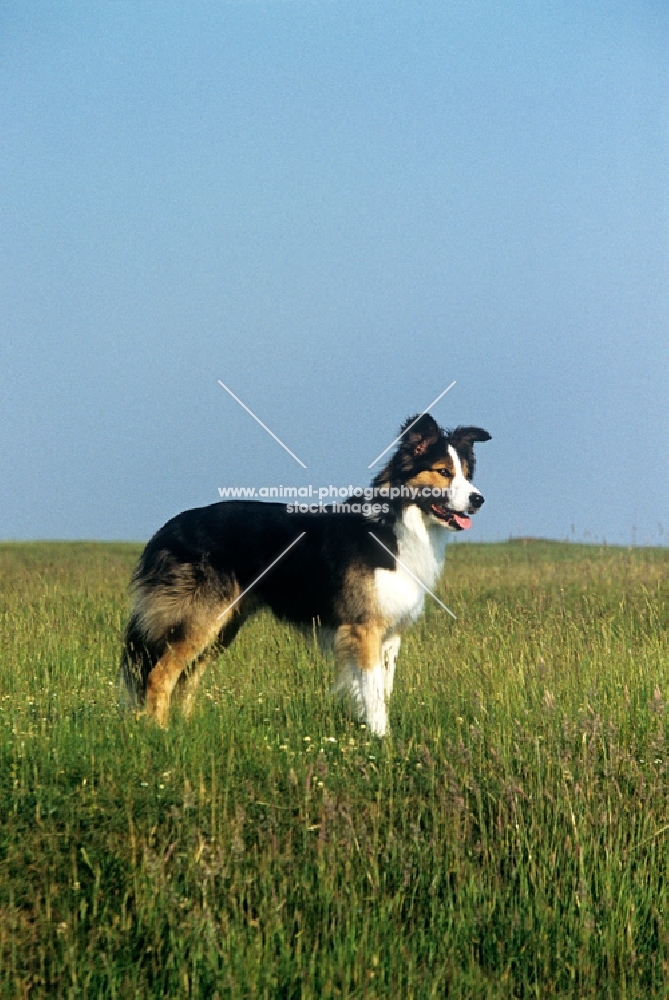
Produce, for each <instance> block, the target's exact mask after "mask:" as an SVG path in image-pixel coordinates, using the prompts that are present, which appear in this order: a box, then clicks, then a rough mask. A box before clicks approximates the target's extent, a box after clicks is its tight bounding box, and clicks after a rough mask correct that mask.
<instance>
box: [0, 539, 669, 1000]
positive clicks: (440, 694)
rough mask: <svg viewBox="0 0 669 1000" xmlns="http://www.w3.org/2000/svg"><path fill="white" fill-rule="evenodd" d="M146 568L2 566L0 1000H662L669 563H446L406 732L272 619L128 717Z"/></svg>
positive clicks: (423, 629) (532, 546) (63, 555)
mask: <svg viewBox="0 0 669 1000" xmlns="http://www.w3.org/2000/svg"><path fill="white" fill-rule="evenodd" d="M138 552H139V549H138V548H137V547H132V546H124V545H96V544H83V543H82V544H64V543H63V544H25V545H24V544H12V545H3V546H0V616H1V619H0V620H1V623H2V624H1V631H0V754H1V760H0V996H1V997H17V998H18V997H28V996H29V997H47V996H48V997H61V996H62V997H96V998H97V997H120V998H123V1000H126V998H132V997H167V996H169V997H202V998H204V997H207V998H215V997H218V998H221V1000H223V998H242V997H244V998H246V997H258V998H264V997H266V998H285V1000H288V998H298V997H299V998H304V1000H306V998H330V997H359V998H375V997H377V998H385V997H392V998H394V1000H410V998H428V997H445V996H448V997H474V998H498V997H499V998H501V997H523V998H528V997H542V998H543V997H552V996H559V997H589V996H593V997H600V996H601V997H630V998H632V997H639V998H641V997H644V998H645V997H666V996H668V995H669V913H668V903H669V888H668V885H667V878H668V875H669V871H668V869H669V865H668V861H669V784H668V782H667V777H668V775H667V747H666V745H665V721H666V718H667V708H666V705H665V702H666V700H667V695H668V694H669V650H668V639H667V616H666V601H667V591H668V589H669V587H668V583H667V580H668V579H669V572H668V571H669V552H667V551H662V550H650V549H646V550H622V549H610V548H603V547H595V546H592V547H586V546H577V545H563V544H558V543H547V542H515V543H508V544H503V545H484V546H476V545H471V544H467V545H460V544H458V545H453V546H451V548H450V549H449V553H448V565H447V570H448V572H447V578H446V580H445V581H444V585H443V586H442V587H441V589H440V590H439V596H440V597H441V598H442V599H443V600H444V601H445V602H446V603H447V604H448V606H449V607H450V608H452V609H453V611H454V612H455V613H456V614H457V616H458V620H457V622H453V621H452V620H451V619H450V618H449V616H448V615H447V614H446V613H445V612H444V611H443V610H442V609H441V608H439V606H438V605H436V604H435V603H434V602H432V601H430V600H429V599H428V606H427V612H426V614H425V616H424V618H422V619H421V620H420V621H419V622H418V623H417V625H416V626H415V627H414V628H413V629H412V630H411V631H410V632H409V633H408V635H407V636H406V638H405V642H404V646H403V649H402V653H401V655H400V661H399V667H398V675H397V682H396V693H395V696H394V698H393V701H392V705H391V711H390V717H391V731H390V735H389V737H388V738H386V739H385V740H384V741H380V740H377V739H375V738H371V737H370V736H369V735H368V733H367V731H366V730H365V729H364V728H363V727H361V726H360V725H358V724H357V723H355V722H354V721H353V720H352V718H351V716H350V715H349V714H348V713H347V711H346V707H345V706H341V705H339V704H338V703H336V702H335V701H333V699H332V698H331V696H330V694H329V688H330V685H331V682H332V680H333V665H332V663H331V662H330V661H328V660H327V659H326V658H323V657H322V656H320V655H319V654H317V653H315V652H314V651H313V649H311V648H310V645H309V644H308V643H307V642H306V641H305V640H304V639H303V638H300V637H299V636H298V635H295V634H293V633H292V632H291V631H290V630H289V629H288V628H286V627H284V626H283V625H280V624H277V623H276V622H274V621H273V620H272V619H270V618H269V617H267V616H260V617H258V618H257V619H255V621H253V622H251V623H249V624H248V625H247V626H245V628H244V629H243V630H242V633H241V634H240V636H239V638H238V640H237V642H236V643H235V645H233V647H232V648H231V649H230V650H228V651H227V652H226V653H225V654H224V655H223V656H221V657H220V658H219V659H218V660H217V661H215V662H214V663H212V665H211V668H210V670H209V672H208V673H207V674H206V676H205V680H204V682H203V685H202V688H201V691H200V693H199V696H198V701H197V707H196V710H195V713H194V717H193V719H192V721H191V722H190V723H189V724H186V723H184V722H183V720H182V719H181V718H180V717H179V716H178V715H176V714H175V716H174V717H173V722H172V725H171V727H170V729H169V730H168V731H167V732H162V731H160V730H158V729H157V728H156V727H155V726H153V725H152V724H151V723H150V722H148V721H147V720H145V719H140V720H136V719H135V718H134V717H133V716H123V715H122V714H121V713H120V712H119V710H118V708H117V700H116V688H115V684H116V671H117V663H118V655H119V645H120V635H121V631H122V628H123V625H124V621H125V617H126V611H127V608H126V593H125V588H126V585H127V581H128V578H129V575H130V572H131V569H132V566H133V563H134V561H135V559H136V557H137V555H138Z"/></svg>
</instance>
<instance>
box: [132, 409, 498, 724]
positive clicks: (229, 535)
mask: <svg viewBox="0 0 669 1000" xmlns="http://www.w3.org/2000/svg"><path fill="white" fill-rule="evenodd" d="M414 421H415V422H414ZM488 440H490V435H489V434H488V432H487V431H484V430H482V429H481V428H479V427H458V428H456V430H454V431H450V432H447V431H444V430H442V429H441V428H440V427H438V426H437V424H436V422H435V421H434V420H433V418H432V417H431V416H430V415H429V414H425V415H423V416H421V417H420V418H419V419H416V418H411V419H409V420H407V421H406V422H405V424H404V425H403V428H402V437H401V442H400V445H399V447H398V448H397V450H396V452H395V454H394V455H393V457H392V458H391V459H390V461H389V462H388V464H387V465H386V466H385V468H384V469H383V470H382V471H381V472H379V474H378V475H377V476H376V477H375V479H374V480H373V484H372V485H373V486H374V487H377V488H378V494H377V495H380V496H381V497H383V498H384V499H385V497H387V498H388V499H387V502H385V503H384V504H383V505H381V504H379V505H378V506H376V507H374V508H373V511H378V510H381V513H380V514H378V513H371V514H370V515H368V516H366V515H365V514H363V513H354V512H346V511H345V510H344V512H337V513H335V512H334V507H333V512H329V511H328V512H323V513H300V512H299V511H298V512H297V513H291V512H289V511H288V509H287V507H286V505H284V504H277V503H271V504H270V503H262V502H256V501H234V500H233V501H227V502H226V501H224V502H222V503H215V504H212V505H211V506H209V507H199V508H196V509H195V510H187V511H184V512H183V513H182V514H178V515H177V516H176V517H174V518H172V520H171V521H168V522H167V524H165V525H164V526H163V527H162V528H161V529H160V530H159V531H158V532H157V534H155V535H154V536H153V538H152V539H151V540H150V542H149V543H148V544H147V546H146V548H145V549H144V552H143V553H142V556H141V558H140V560H139V564H138V566H137V569H136V570H135V573H134V577H133V582H132V591H133V598H134V601H133V610H132V615H131V618H130V621H129V624H128V627H127V630H126V634H125V643H124V650H123V657H122V660H121V681H122V683H123V685H124V687H125V690H126V693H127V696H128V699H129V701H130V703H131V704H134V705H138V706H142V705H143V706H145V708H146V710H147V712H148V714H149V715H151V716H152V717H153V718H154V719H155V720H156V721H157V722H158V723H159V724H160V725H161V726H165V725H166V724H167V721H168V716H169V708H170V700H171V697H172V695H173V694H175V695H180V696H181V700H182V708H183V710H184V712H185V713H186V715H188V714H189V713H190V710H191V707H192V700H193V695H194V692H195V689H196V687H197V684H198V682H199V680H200V677H201V676H202V673H203V672H204V669H205V666H206V660H205V658H204V656H203V654H204V653H205V651H206V650H207V648H208V647H209V646H211V645H212V644H213V643H214V641H215V640H218V645H219V646H223V647H225V646H228V645H229V644H230V643H231V642H232V640H233V638H234V637H235V635H236V633H237V632H238V630H239V628H240V626H241V625H242V624H243V622H244V621H245V620H246V618H248V616H249V615H250V614H252V613H253V612H254V611H255V610H257V609H258V608H259V607H262V606H264V607H269V608H270V609H271V610H272V611H273V612H274V614H275V615H277V616H278V617H279V618H283V619H286V620H288V621H290V622H293V623H294V624H296V625H298V626H302V627H305V626H306V627H309V628H311V627H313V623H314V622H317V623H318V624H319V625H320V626H323V627H324V629H326V630H328V632H329V634H330V635H332V636H333V645H334V652H335V657H336V660H337V663H338V666H339V671H340V675H339V681H338V684H337V688H338V690H340V691H344V692H348V693H349V694H351V695H352V696H353V699H354V700H355V702H356V703H357V706H358V710H359V714H360V716H361V718H362V720H364V722H365V723H366V724H367V726H368V727H369V729H370V730H371V731H372V732H373V733H376V734H377V735H379V736H383V734H384V733H385V731H386V725H387V702H388V699H389V697H390V694H391V691H392V688H393V677H394V673H395V663H396V660H397V655H398V652H399V648H400V636H401V632H402V630H403V629H404V628H405V627H406V626H407V625H409V624H410V623H411V622H413V621H415V620H416V619H417V618H418V617H419V616H420V614H421V612H422V610H423V603H424V599H425V589H424V588H431V587H433V586H434V585H435V583H436V582H437V580H438V578H439V576H440V574H441V571H442V568H443V563H444V557H445V550H446V539H447V532H448V531H463V530H465V529H467V528H469V527H470V525H471V520H470V515H471V514H474V513H475V512H476V511H477V510H478V509H479V508H480V507H481V505H482V504H483V497H482V495H481V493H480V492H479V491H478V490H477V489H476V487H475V486H473V485H472V482H471V479H472V476H473V473H474V450H473V445H474V443H475V442H478V441H488ZM338 506H340V505H338ZM344 507H346V505H344ZM300 536H301V537H300ZM298 538H299V541H296V540H297V539H298ZM293 542H294V543H295V544H294V545H292V547H291V543H293ZM288 548H290V550H289V551H286V550H287V549H288ZM282 553H285V554H284V555H283V556H282V557H281V558H277V557H279V556H281V555H282ZM273 561H276V565H273V566H272V568H271V569H269V571H267V572H264V571H266V570H267V569H268V567H269V566H270V565H271V564H272V562H273ZM407 571H408V572H407ZM417 580H420V581H421V583H422V584H424V587H423V586H421V583H418V582H417ZM247 588H248V593H245V591H246V590H247Z"/></svg>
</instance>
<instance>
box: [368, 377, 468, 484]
mask: <svg viewBox="0 0 669 1000" xmlns="http://www.w3.org/2000/svg"><path fill="white" fill-rule="evenodd" d="M454 385H455V382H451V384H450V385H449V387H448V389H452V388H453V386H454ZM448 389H444V391H443V392H440V393H439V395H438V396H437V398H436V399H433V400H432V402H431V403H430V405H429V406H426V407H425V409H424V410H423V412H422V413H419V414H418V416H417V417H416V419H415V420H412V421H411V423H410V424H409V426H408V427H405V428H404V430H403V431H402V433H401V434H399V435H398V436H397V437H396V438H395V440H394V441H391V442H390V444H389V445H388V447H387V448H385V449H384V450H383V451H382V452H381V454H380V455H377V456H376V458H375V459H374V461H373V462H370V463H369V465H368V466H367V468H368V469H371V467H372V466H373V465H376V463H377V462H378V460H379V459H380V458H383V456H384V455H385V453H386V452H387V451H390V449H391V448H392V447H393V445H395V444H397V442H398V441H400V440H401V439H402V438H403V437H404V435H405V434H406V433H407V431H410V430H411V428H412V427H413V425H414V424H417V423H418V421H419V420H420V418H421V417H424V416H425V414H426V413H427V411H428V410H431V409H432V407H433V406H434V404H435V403H438V402H439V400H440V399H441V397H442V396H445V395H446V393H447V392H448Z"/></svg>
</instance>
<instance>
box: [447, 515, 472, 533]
mask: <svg viewBox="0 0 669 1000" xmlns="http://www.w3.org/2000/svg"><path fill="white" fill-rule="evenodd" d="M452 516H453V520H454V521H455V523H456V524H457V526H458V528H462V529H463V530H464V531H466V530H467V528H471V526H472V519H471V517H467V515H466V514H453V515H452Z"/></svg>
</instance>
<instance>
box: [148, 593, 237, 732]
mask: <svg viewBox="0 0 669 1000" xmlns="http://www.w3.org/2000/svg"><path fill="white" fill-rule="evenodd" d="M220 628H221V622H220V621H219V619H218V618H217V616H216V610H215V609H214V610H213V612H211V614H210V615H209V616H205V615H204V614H202V612H201V613H200V614H199V615H198V618H197V620H196V621H193V620H192V619H191V621H189V622H188V626H187V628H186V629H185V634H184V637H183V638H179V639H176V640H173V641H172V642H170V643H168V645H167V648H166V649H165V652H164V653H163V655H162V656H161V657H160V659H159V660H158V662H157V663H156V665H155V667H154V668H153V670H152V671H151V673H150V674H149V678H148V685H147V698H146V701H147V711H148V713H149V715H152V716H153V718H154V719H155V720H156V722H157V723H158V725H159V726H163V727H165V726H166V725H167V720H168V717H169V712H170V699H171V697H172V692H173V691H174V688H175V687H176V685H177V683H178V681H179V678H180V677H181V675H182V674H183V673H184V672H185V671H186V670H187V669H188V667H189V665H190V664H191V663H192V662H193V660H195V659H197V657H199V656H200V655H201V654H202V653H203V652H204V651H205V649H206V648H207V646H209V645H210V644H211V643H212V642H213V641H214V639H215V638H216V636H217V635H218V632H219V630H220ZM205 667H206V661H204V663H203V664H202V665H201V664H197V667H196V670H197V669H198V668H200V670H199V675H198V680H199V678H200V677H201V675H202V673H203V672H204V669H205Z"/></svg>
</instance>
